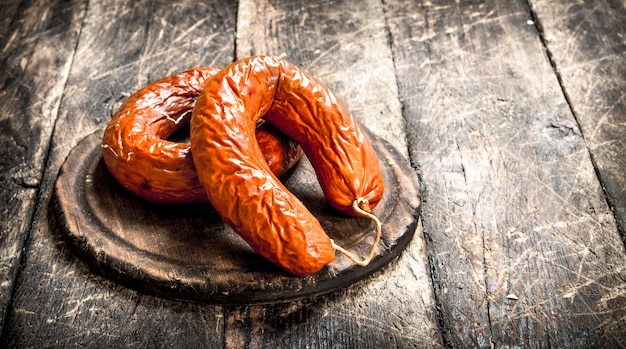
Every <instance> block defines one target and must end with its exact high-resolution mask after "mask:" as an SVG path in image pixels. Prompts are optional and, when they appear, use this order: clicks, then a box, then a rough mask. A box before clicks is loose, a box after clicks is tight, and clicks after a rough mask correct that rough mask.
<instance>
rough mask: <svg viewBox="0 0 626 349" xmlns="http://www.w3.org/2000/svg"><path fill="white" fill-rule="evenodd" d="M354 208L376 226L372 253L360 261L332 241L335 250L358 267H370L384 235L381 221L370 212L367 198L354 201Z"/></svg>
mask: <svg viewBox="0 0 626 349" xmlns="http://www.w3.org/2000/svg"><path fill="white" fill-rule="evenodd" d="M352 208H353V209H354V211H355V212H357V213H358V214H360V215H361V216H364V217H366V218H369V219H371V220H372V221H373V222H374V224H375V225H376V237H375V238H374V242H373V243H372V247H371V248H370V252H369V254H368V256H367V257H366V258H365V259H362V260H360V259H359V258H358V257H357V256H355V255H354V254H353V253H351V252H349V251H348V250H346V249H345V248H343V247H341V246H339V245H337V244H336V243H335V241H334V240H332V239H331V240H330V241H331V243H332V246H333V248H334V249H335V250H337V251H339V252H341V253H342V254H344V255H345V256H346V257H348V258H349V259H350V260H351V261H353V262H354V263H355V264H356V265H359V266H361V267H364V266H366V265H368V264H369V263H370V262H371V261H372V258H373V257H374V252H376V246H378V242H379V241H380V236H381V235H382V230H383V229H382V224H381V223H380V220H379V219H378V217H376V216H375V215H374V214H372V213H371V212H369V211H370V208H369V201H367V199H366V198H357V199H356V200H354V201H353V202H352Z"/></svg>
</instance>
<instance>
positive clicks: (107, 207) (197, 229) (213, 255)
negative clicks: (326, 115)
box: [51, 130, 420, 304]
mask: <svg viewBox="0 0 626 349" xmlns="http://www.w3.org/2000/svg"><path fill="white" fill-rule="evenodd" d="M102 131H103V130H98V131H96V132H94V133H92V134H90V135H88V136H87V137H85V138H83V139H82V140H81V141H80V142H79V143H78V144H77V145H76V146H75V147H74V148H72V151H71V152H70V154H69V155H68V157H67V159H66V160H65V162H64V163H63V166H62V167H61V169H60V171H59V175H58V176H57V179H56V181H55V186H54V195H53V198H52V203H51V205H52V206H53V207H52V210H53V212H52V213H51V215H52V217H51V218H52V219H54V220H55V223H56V224H58V225H59V226H58V228H59V229H58V231H59V233H60V234H61V235H62V237H63V238H64V240H66V242H67V243H68V245H69V246H70V247H71V248H72V249H73V250H74V251H75V252H76V253H77V254H78V255H80V256H81V257H82V259H83V260H84V261H85V262H86V263H87V264H88V265H89V266H90V268H91V269H92V270H94V271H98V272H100V273H102V274H103V275H105V276H107V277H108V278H109V279H111V280H115V281H116V282H118V283H120V284H122V285H124V286H127V287H129V288H131V289H135V290H138V291H140V292H144V293H147V294H152V295H156V296H159V297H165V298H171V299H179V300H188V301H197V302H206V303H211V304H263V303H286V302H289V301H295V300H301V299H308V298H314V297H316V296H319V295H322V294H325V293H329V292H332V291H336V290H339V289H342V288H345V287H348V286H350V285H351V284H353V283H355V282H358V281H359V280H362V279H365V278H367V277H368V276H370V275H371V274H373V273H375V272H376V271H378V270H380V269H381V268H384V267H385V266H386V265H387V264H388V263H390V262H391V261H392V260H394V259H395V258H396V257H397V256H398V255H399V254H400V253H402V251H403V250H404V249H405V247H406V245H407V244H408V243H409V242H410V241H411V238H412V237H413V233H414V232H415V229H416V227H417V223H418V217H419V205H420V200H419V188H418V186H419V184H418V181H417V176H416V175H415V173H414V172H413V169H412V168H411V167H410V166H409V164H408V163H407V162H406V160H405V159H404V158H403V157H402V155H400V152H399V151H398V150H397V149H395V148H394V147H393V146H391V145H390V144H389V143H388V142H386V141H384V140H382V139H381V138H379V137H375V136H373V135H371V136H370V139H371V142H372V145H373V146H374V149H375V151H376V154H377V155H378V157H379V158H380V160H381V161H380V162H381V171H382V177H383V181H384V186H385V192H384V195H383V197H382V198H381V200H380V202H379V203H378V204H377V205H376V207H375V208H374V210H372V213H373V214H375V215H376V217H377V218H378V219H379V220H380V222H381V224H382V231H381V236H380V241H378V243H377V244H376V246H372V245H373V244H374V241H375V235H376V229H375V224H374V223H373V222H372V221H371V220H370V219H367V218H364V217H358V218H357V217H348V216H345V215H341V214H338V213H337V211H336V210H334V209H332V208H331V206H330V204H329V203H328V200H326V198H325V197H324V193H323V192H322V188H321V187H320V186H319V184H318V182H317V177H316V175H315V172H314V170H313V167H312V166H311V163H310V162H309V161H308V160H307V159H300V161H299V162H298V164H297V165H296V166H295V168H293V169H292V170H291V171H289V174H288V175H286V176H283V177H282V181H283V183H284V184H285V186H286V188H287V189H288V190H289V191H291V192H292V193H293V194H295V195H296V196H297V197H299V198H300V199H301V200H302V201H303V203H304V204H305V206H306V207H307V208H308V209H309V210H310V212H311V213H312V214H313V215H314V216H315V217H316V218H317V220H318V221H319V222H320V224H321V226H322V227H323V229H324V231H325V232H326V234H328V236H329V237H330V238H331V239H333V241H334V243H336V244H338V245H339V246H342V247H343V248H344V249H346V250H347V251H350V253H352V254H354V255H355V256H358V258H365V256H368V254H369V253H370V250H372V249H373V254H372V258H371V261H370V263H369V264H368V265H366V266H358V265H356V264H355V263H353V262H352V261H351V260H350V259H349V258H347V257H346V256H343V255H341V254H339V253H337V254H336V257H335V260H334V261H332V262H330V263H329V264H328V265H327V266H325V267H324V268H322V270H320V271H319V272H317V273H315V274H314V275H308V276H305V277H298V276H295V275H290V274H289V273H287V272H285V271H284V270H281V269H280V268H279V267H278V266H276V265H273V264H272V263H271V262H269V261H268V260H266V259H265V258H263V257H261V256H260V255H259V254H257V253H255V252H254V250H252V249H251V248H250V246H249V245H248V244H246V243H245V241H244V240H243V239H242V238H241V237H240V236H238V235H237V234H236V233H235V232H234V231H233V230H232V229H231V228H230V227H228V226H227V225H226V223H224V222H223V221H222V219H221V217H220V216H219V215H218V214H217V212H216V211H215V209H213V207H211V205H208V204H193V205H192V204H189V205H159V204H154V203H150V202H147V201H145V200H142V199H141V198H139V197H137V196H135V195H134V194H132V193H130V192H128V191H126V190H124V189H123V188H122V187H121V186H120V184H119V183H118V182H117V181H116V180H115V178H113V176H112V175H111V173H110V172H109V170H108V168H107V166H106V164H105V163H104V160H103V157H102V147H101V144H102V134H103V132H102ZM366 132H367V131H366ZM367 133H368V134H370V133H369V132H367ZM408 193H412V195H411V196H408V195H407V194H408Z"/></svg>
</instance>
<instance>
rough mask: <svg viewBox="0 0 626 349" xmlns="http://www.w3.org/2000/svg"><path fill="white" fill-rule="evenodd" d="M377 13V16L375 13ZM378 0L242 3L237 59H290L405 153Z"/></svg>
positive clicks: (399, 114)
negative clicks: (270, 56) (260, 57)
mask: <svg viewBox="0 0 626 349" xmlns="http://www.w3.org/2000/svg"><path fill="white" fill-rule="evenodd" d="M376 16H378V17H376ZM381 16H382V8H381V5H380V3H379V1H373V0H370V1H363V2H358V3H354V4H352V3H350V2H349V1H339V2H333V1H328V0H326V1H316V2H315V3H309V2H307V1H291V2H274V1H247V0H246V1H240V2H239V13H238V22H237V53H236V54H237V57H238V58H242V57H247V56H252V55H276V56H282V57H285V58H287V59H288V60H289V61H291V62H292V63H294V64H296V65H297V66H299V67H301V68H302V69H304V70H306V71H307V72H309V73H314V76H315V77H316V78H318V79H320V80H321V81H322V82H324V83H325V84H326V85H327V86H328V87H329V88H330V89H331V90H332V91H333V92H334V93H335V94H337V96H338V97H339V98H341V99H342V100H343V101H344V102H345V103H346V105H347V106H348V107H349V108H350V110H351V111H352V113H353V114H354V116H356V117H357V118H358V119H359V120H360V121H361V122H363V123H364V124H366V126H367V127H368V128H370V129H371V130H372V131H373V132H374V133H376V134H378V135H379V136H381V137H383V138H384V139H386V140H388V141H389V142H391V143H392V144H393V145H394V146H396V147H397V148H398V149H399V150H400V151H402V152H405V151H406V148H407V147H406V138H405V135H404V124H403V120H402V117H401V111H400V103H399V101H398V97H397V88H396V83H395V78H394V71H393V60H392V57H391V52H390V51H389V49H388V48H387V47H388V42H387V32H386V30H385V22H384V20H383V17H381Z"/></svg>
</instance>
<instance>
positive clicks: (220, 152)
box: [190, 56, 383, 275]
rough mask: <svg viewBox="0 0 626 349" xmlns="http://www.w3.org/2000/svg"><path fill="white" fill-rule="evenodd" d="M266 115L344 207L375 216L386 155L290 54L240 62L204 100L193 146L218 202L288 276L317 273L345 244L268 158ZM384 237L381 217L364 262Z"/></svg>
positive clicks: (194, 123)
mask: <svg viewBox="0 0 626 349" xmlns="http://www.w3.org/2000/svg"><path fill="white" fill-rule="evenodd" d="M262 117H264V118H265V120H267V121H268V122H269V123H271V124H273V125H274V126H276V127H277V128H278V129H279V130H281V131H283V132H284V133H286V134H287V135H288V136H289V137H291V138H292V139H294V140H296V142H297V143H298V144H299V145H300V146H301V147H302V148H303V150H304V152H305V154H306V155H307V157H308V158H309V160H310V161H311V163H312V165H313V167H314V169H315V172H316V175H317V178H318V180H319V182H320V185H321V186H322V189H323V191H324V194H325V196H326V197H327V199H328V200H329V202H330V203H331V205H332V206H333V207H335V208H337V209H338V210H340V211H342V212H344V213H346V214H349V215H352V216H358V215H363V214H364V213H365V214H366V215H369V213H368V212H369V211H370V210H371V209H373V208H374V206H376V204H377V203H378V202H379V200H380V199H381V197H382V193H383V179H382V173H381V170H380V165H379V162H378V158H377V156H376V153H375V152H374V149H373V147H372V145H371V143H370V141H369V140H368V138H367V137H366V135H365V134H364V133H363V131H362V129H361V128H360V126H359V124H358V123H357V121H356V120H355V119H354V117H353V116H352V115H351V114H350V112H349V111H348V109H347V108H346V107H345V105H343V103H341V101H339V100H338V99H337V98H336V97H335V96H334V95H333V94H332V93H331V92H330V91H329V90H328V88H327V87H325V86H324V85H322V84H321V83H320V82H318V81H317V80H315V79H314V78H313V77H311V76H310V75H308V74H307V73H305V72H304V71H302V70H300V69H298V68H297V67H295V66H294V65H293V64H291V63H289V62H288V61H286V60H282V59H279V58H276V57H266V56H255V57H249V58H245V59H242V60H239V61H237V62H235V63H233V64H231V65H230V66H228V67H226V68H224V69H223V70H221V71H220V72H219V73H217V75H216V76H215V77H214V78H212V79H211V80H210V81H209V82H208V83H207V85H206V87H205V89H204V90H203V92H202V93H201V95H200V96H199V97H198V99H197V101H196V104H195V106H194V109H193V114H192V118H191V122H190V133H191V139H190V141H191V150H192V154H193V161H194V163H195V167H196V171H197V173H198V177H199V179H200V182H201V183H202V185H203V186H204V188H205V191H206V193H207V196H208V197H209V200H210V202H211V203H212V205H213V206H214V207H215V209H216V210H217V211H218V213H219V214H220V215H221V216H222V218H223V219H224V220H225V222H227V223H228V224H229V225H230V226H231V227H232V228H233V230H234V231H236V232H237V233H238V234H239V235H241V236H242V237H243V239H244V240H245V241H246V242H247V243H248V244H249V245H250V246H251V247H252V248H253V249H254V250H255V251H257V252H258V253H259V254H261V255H262V256H264V257H266V258H267V259H269V260H270V261H272V262H273V263H275V264H277V265H278V266H280V267H281V268H283V269H285V270H286V271H288V272H290V273H293V274H296V275H310V274H313V273H316V272H317V271H319V270H320V269H321V268H322V267H323V266H324V265H326V264H328V263H330V262H331V261H332V260H334V253H335V249H337V250H340V251H342V252H343V253H345V252H346V251H345V250H343V249H341V248H338V246H336V245H335V244H334V242H333V241H332V240H331V239H330V238H329V237H328V236H327V235H326V233H325V232H324V230H323V229H322V227H321V225H320V224H319V222H318V221H317V219H316V218H315V217H314V216H313V215H312V214H311V213H310V212H309V211H308V210H307V209H306V208H305V206H304V205H303V204H302V202H301V201H300V200H298V199H297V198H296V197H295V196H294V195H293V194H292V193H290V192H289V191H288V190H287V189H286V188H285V187H284V186H283V185H282V184H281V182H280V181H279V180H278V179H277V178H276V176H274V175H273V174H272V173H271V171H270V169H269V167H268V166H267V163H266V162H265V161H263V160H262V154H261V149H260V147H259V145H258V144H257V142H255V141H254V128H255V124H256V123H257V121H258V120H259V119H261V118H262ZM378 223H379V222H378ZM379 237H380V224H378V225H377V237H376V240H375V243H374V245H373V247H372V250H371V253H370V255H369V257H368V259H367V260H366V261H368V260H369V258H371V256H372V253H373V251H374V247H375V244H376V243H377V242H378V238H379ZM353 260H355V259H354V258H353Z"/></svg>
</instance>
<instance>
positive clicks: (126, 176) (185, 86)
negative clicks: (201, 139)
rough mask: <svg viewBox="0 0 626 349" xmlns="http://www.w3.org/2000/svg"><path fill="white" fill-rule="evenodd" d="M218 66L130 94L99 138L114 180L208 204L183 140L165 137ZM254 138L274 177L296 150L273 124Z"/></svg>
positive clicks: (148, 195)
mask: <svg viewBox="0 0 626 349" xmlns="http://www.w3.org/2000/svg"><path fill="white" fill-rule="evenodd" d="M218 71H219V70H218V69H216V68H197V69H190V70H187V71H184V72H182V73H180V74H177V75H173V76H168V77H165V78H162V79H160V80H157V81H155V82H153V83H151V84H149V85H147V86H145V87H144V88H142V89H140V90H138V91H137V92H135V93H134V94H133V95H131V96H130V97H129V98H128V99H127V100H126V102H125V103H124V104H123V105H122V106H121V107H120V108H119V109H118V111H117V112H116V113H115V115H114V116H113V118H112V119H111V121H110V122H109V125H108V127H107V128H106V130H105V132H104V136H103V141H102V147H103V156H104V161H105V163H106V165H107V167H108V168H109V170H110V172H111V173H112V174H113V176H114V177H115V178H116V179H117V181H118V182H119V183H120V184H121V185H122V186H123V187H125V188H126V189H128V190H129V191H131V192H133V193H135V194H137V195H138V196H140V197H142V198H144V199H147V200H150V201H153V202H158V203H193V202H208V199H207V197H206V193H205V192H204V188H203V187H202V185H201V184H200V182H199V181H198V177H197V175H196V173H195V168H194V165H193V159H192V157H191V153H190V152H191V150H190V145H189V144H188V143H181V142H173V141H169V140H167V137H169V136H170V135H172V134H173V133H174V132H176V131H177V130H178V129H180V128H181V127H183V126H185V125H187V124H188V123H189V120H190V118H191V112H192V109H193V105H194V103H195V100H196V98H197V97H198V95H199V94H200V92H201V91H202V89H203V88H204V86H205V85H206V82H207V80H208V79H209V78H211V77H213V76H214V75H215V74H216V73H217V72H218ZM256 141H257V142H258V143H259V144H260V147H261V149H263V151H262V152H263V154H264V158H265V160H266V161H267V162H268V163H269V165H270V169H271V171H272V172H274V173H275V174H277V175H281V174H283V173H285V172H286V171H287V170H288V169H289V168H291V167H292V166H293V165H294V164H295V163H296V162H297V160H298V159H299V158H300V155H301V153H302V152H301V149H300V147H298V146H297V144H295V143H294V142H293V141H292V140H290V139H289V138H288V137H287V136H285V135H284V134H283V133H281V132H280V131H278V130H276V129H275V128H274V127H273V126H271V125H268V124H266V123H265V124H261V125H259V126H258V128H257V131H256Z"/></svg>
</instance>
